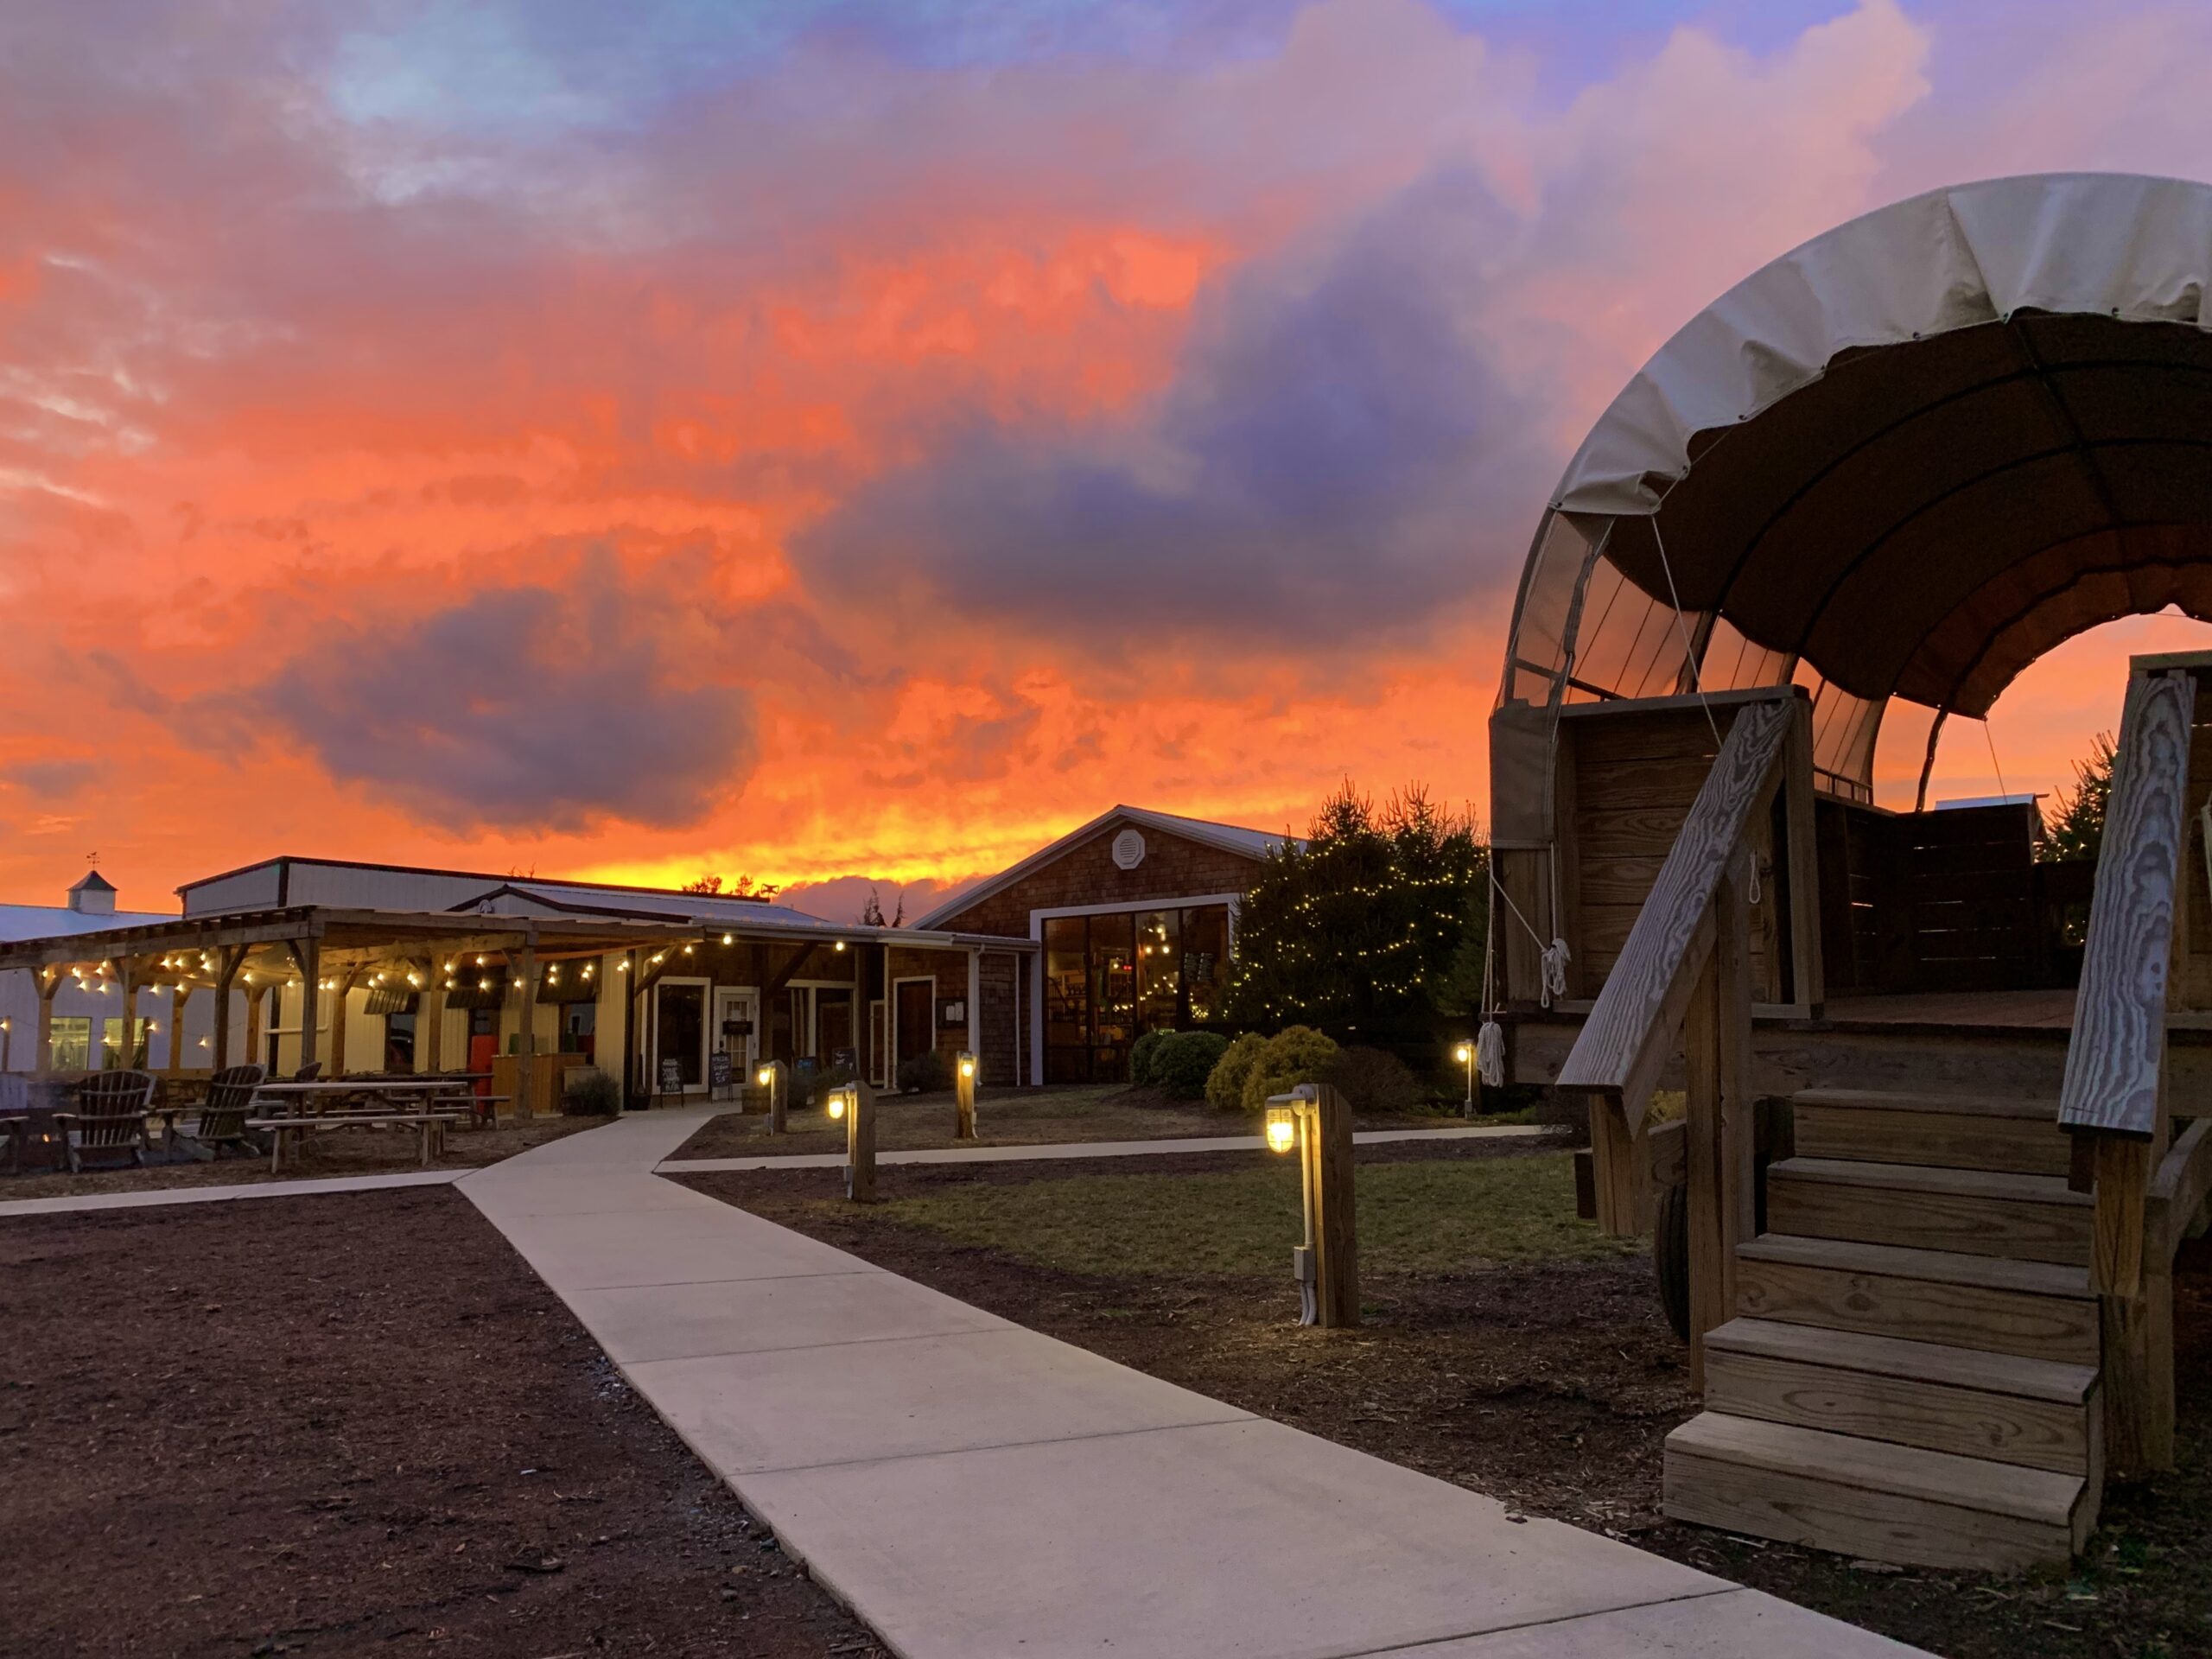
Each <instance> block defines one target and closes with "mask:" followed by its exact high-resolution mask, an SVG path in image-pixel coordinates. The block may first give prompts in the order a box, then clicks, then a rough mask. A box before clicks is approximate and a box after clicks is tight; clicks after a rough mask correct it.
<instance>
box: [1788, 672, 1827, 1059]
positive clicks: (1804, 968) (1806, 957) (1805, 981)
mask: <svg viewBox="0 0 2212 1659" xmlns="http://www.w3.org/2000/svg"><path fill="white" fill-rule="evenodd" d="M1782 776H1783V810H1785V811H1786V812H1787V814H1788V817H1789V846H1788V848H1787V849H1784V850H1785V853H1786V856H1787V857H1788V859H1789V1001H1791V1002H1793V1003H1795V1004H1796V1006H1798V1007H1802V1008H1803V1009H1804V1010H1805V1017H1806V1018H1808V1019H1811V1020H1817V1019H1819V1018H1820V1017H1821V1012H1822V1009H1823V1007H1824V1005H1825V1004H1826V1002H1827V968H1826V966H1825V965H1824V963H1823V962H1822V960H1821V868H1820V849H1819V845H1818V842H1817V841H1816V840H1815V833H1814V829H1815V826H1814V813H1815V805H1816V803H1817V800H1818V794H1817V791H1815V789H1814V788H1813V705H1812V702H1811V700H1810V699H1809V698H1805V699H1799V700H1796V702H1793V704H1792V705H1791V717H1790V721H1789V747H1788V749H1787V750H1786V752H1785V753H1784V754H1783V772H1782Z"/></svg>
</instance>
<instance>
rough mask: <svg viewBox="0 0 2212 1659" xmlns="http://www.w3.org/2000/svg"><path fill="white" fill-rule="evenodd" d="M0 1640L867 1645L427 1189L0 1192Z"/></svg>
mask: <svg viewBox="0 0 2212 1659" xmlns="http://www.w3.org/2000/svg"><path fill="white" fill-rule="evenodd" d="M0 1261H5V1262H7V1264H8V1265H7V1268H6V1269H5V1271H4V1272H0V1331H4V1332H6V1333H7V1334H6V1339H5V1341H4V1343H0V1539H4V1540H6V1541H7V1543H6V1548H5V1555H6V1562H5V1566H4V1568H0V1652H5V1653H9V1654H23V1655H32V1654H36V1655H41V1656H48V1655H92V1654H99V1655H130V1654H146V1655H182V1656H202V1655H205V1656H253V1655H268V1654H279V1653H295V1654H307V1655H346V1654H377V1655H394V1654H409V1655H416V1654H423V1655H433V1656H439V1655H453V1656H465V1655H467V1656H492V1655H496V1656H516V1659H546V1656H555V1655H569V1656H582V1655H585V1654H599V1653H607V1654H645V1653H651V1654H655V1655H707V1654H715V1655H726V1654H743V1655H753V1656H760V1659H828V1656H837V1659H860V1656H872V1655H877V1654H880V1651H881V1650H880V1649H879V1648H878V1647H877V1646H876V1644H875V1643H874V1641H873V1640H872V1639H871V1638H870V1637H869V1636H868V1633H867V1632H866V1631H865V1630H863V1629H862V1628H861V1626H860V1625H859V1624H856V1623H855V1621H854V1620H853V1619H852V1618H850V1617H849V1616H848V1615H847V1614H846V1613H845V1612H844V1611H843V1610H842V1609H841V1608H840V1607H839V1606H837V1605H836V1603H834V1602H833V1601H832V1600H831V1599H829V1596H828V1595H827V1594H825V1593H824V1592H823V1591H821V1590H820V1589H819V1588H818V1587H817V1586H815V1585H813V1584H812V1583H810V1581H808V1580H806V1579H805V1578H804V1575H803V1574H802V1573H800V1572H799V1570H798V1568H797V1567H795V1566H794V1565H793V1564H792V1563H791V1561H790V1560H788V1559H787V1558H785V1556H784V1555H783V1554H781V1553H780V1552H779V1550H778V1549H777V1548H775V1546H774V1544H773V1543H772V1541H771V1540H770V1539H769V1538H768V1537H767V1535H766V1533H765V1532H764V1531H763V1530H761V1529H760V1528H758V1527H756V1526H755V1525H754V1524H753V1523H752V1522H751V1521H750V1520H749V1519H748V1518H747V1516H746V1515H745V1513H744V1511H743V1510H742V1509H741V1507H740V1506H739V1504H738V1503H737V1501H736V1499H735V1498H734V1497H732V1496H731V1495H730V1493H729V1492H728V1490H727V1489H726V1488H725V1487H723V1486H722V1485H721V1484H719V1483H718V1482H716V1481H715V1479H714V1478H713V1477H712V1476H711V1475H710V1474H709V1472H708V1471H707V1470H706V1469H705V1467H704V1466H703V1465H701V1464H700V1463H699V1462H698V1461H697V1460H696V1459H694V1458H693V1457H692V1456H691V1454H690V1452H688V1451H686V1450H685V1449H684V1447H683V1444H682V1443H681V1442H680V1441H678V1440H677V1438H676V1436H675V1435H674V1433H671V1431H670V1430H669V1429H668V1428H667V1427H665V1426H664V1425H663V1424H662V1423H661V1422H660V1421H659V1420H658V1418H657V1417H655V1416H654V1415H653V1414H652V1411H651V1410H650V1409H648V1408H646V1407H645V1405H644V1403H643V1402H640V1401H639V1399H638V1398H637V1397H636V1396H635V1395H633V1394H632V1392H631V1391H630V1389H628V1388H627V1386H626V1384H625V1383H623V1382H622V1381H621V1379H620V1377H619V1376H617V1375H616V1373H615V1370H614V1369H613V1366H612V1365H611V1364H610V1363H608V1362H607V1359H606V1358H605V1357H604V1356H603V1355H601V1352H600V1351H599V1350H598V1348H597V1347H596V1345H594V1344H593V1342H592V1341H591V1339H590V1338H589V1337H588V1335H586V1333H585V1332H584V1331H583V1330H582V1327H581V1326H580V1325H577V1324H576V1323H575V1320H574V1319H572V1318H571V1317H570V1316H569V1313H568V1312H567V1310H566V1309H564V1308H563V1306H561V1304H560V1302H559V1301H558V1300H556V1298H555V1297H554V1296H553V1295H552V1294H551V1293H550V1292H549V1291H548V1290H546V1289H545V1287H543V1284H541V1283H540V1282H539V1281H538V1280H537V1277H536V1275H534V1274H532V1273H531V1271H530V1269H529V1268H528V1267H526V1266H525V1265H524V1262H522V1260H521V1258H520V1257H518V1255H515V1254H514V1252H513V1251H512V1249H509V1248H508V1246H507V1244H506V1243H505V1240H504V1239H502V1238H501V1237H500V1236H499V1234H498V1233H497V1232H496V1231H495V1230H493V1228H492V1226H491V1225H490V1224H488V1223H487V1222H486V1221H485V1220H484V1219H483V1218H482V1217H480V1216H479V1215H478V1214H477V1212H476V1211H475V1210H474V1207H473V1206H472V1205H470V1204H469V1203H468V1202H467V1199H465V1198H461V1196H460V1195H458V1194H457V1193H454V1192H448V1191H446V1190H444V1189H442V1188H424V1189H414V1190H405V1189H403V1190H398V1191H393V1192H366V1193H357V1194H347V1195H342V1196H341V1195H330V1196H322V1197H314V1198H306V1197H302V1198H275V1199H270V1200H267V1201H265V1202H261V1203H256V1204H250V1205H248V1204H238V1205H184V1206H180V1207H178V1208H175V1209H156V1210H133V1211H121V1212H115V1211H110V1212H104V1213H100V1214H96V1215H64V1216H52V1217H20V1218H15V1219H9V1220H4V1221H0Z"/></svg>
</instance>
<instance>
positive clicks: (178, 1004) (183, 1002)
mask: <svg viewBox="0 0 2212 1659" xmlns="http://www.w3.org/2000/svg"><path fill="white" fill-rule="evenodd" d="M198 989H199V987H198V986H196V985H194V983H193V982H191V981H190V980H184V979H181V980H179V981H178V982H177V986H176V990H175V994H174V995H171V996H170V998H169V1065H168V1072H169V1075H170V1076H171V1077H175V1076H176V1075H177V1073H179V1072H180V1071H183V1070H184V1020H185V1015H186V1014H188V1013H189V1012H190V1010H191V1007H192V994H193V993H194V991H196V990H198ZM146 1058H147V1059H148V1060H149V1062H150V1061H151V1060H152V1059H153V1058H154V1057H153V1054H152V1053H151V1052H150V1051H149V1052H148V1054H147V1056H146Z"/></svg>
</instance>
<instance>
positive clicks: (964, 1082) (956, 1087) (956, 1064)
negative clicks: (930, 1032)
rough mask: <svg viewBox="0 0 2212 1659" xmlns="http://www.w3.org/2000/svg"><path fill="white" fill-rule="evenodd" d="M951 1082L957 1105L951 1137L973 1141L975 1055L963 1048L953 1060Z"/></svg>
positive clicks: (974, 1122)
mask: <svg viewBox="0 0 2212 1659" xmlns="http://www.w3.org/2000/svg"><path fill="white" fill-rule="evenodd" d="M952 1084H953V1099H954V1101H955V1103H956V1107H957V1116H956V1117H955V1119H954V1122H953V1125H952V1138H953V1139H954V1140H956V1141H973V1140H974V1139H975V1138H976V1057H975V1055H973V1054H972V1053H969V1052H967V1051H966V1050H964V1049H963V1051H962V1052H961V1053H960V1055H959V1056H958V1058H956V1059H955V1060H954V1061H953V1064H952Z"/></svg>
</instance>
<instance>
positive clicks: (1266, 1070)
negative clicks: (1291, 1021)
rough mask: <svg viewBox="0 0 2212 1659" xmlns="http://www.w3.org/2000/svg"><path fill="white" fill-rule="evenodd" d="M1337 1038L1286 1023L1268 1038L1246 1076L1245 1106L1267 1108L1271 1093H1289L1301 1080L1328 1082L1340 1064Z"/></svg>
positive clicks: (1255, 1110) (1254, 1108) (1311, 1028)
mask: <svg viewBox="0 0 2212 1659" xmlns="http://www.w3.org/2000/svg"><path fill="white" fill-rule="evenodd" d="M1337 1053H1338V1049H1337V1045H1336V1039H1334V1038H1332V1037H1329V1036H1327V1035H1325V1033H1321V1032H1318V1031H1316V1030H1314V1029H1313V1027H1311V1026H1286V1027H1283V1028H1282V1029H1281V1031H1279V1032H1277V1033H1275V1034H1274V1036H1272V1037H1270V1038H1268V1046H1266V1047H1265V1048H1263V1049H1262V1050H1261V1051H1260V1058H1258V1059H1257V1060H1255V1061H1254V1062H1253V1065H1252V1069H1251V1071H1249V1072H1247V1073H1246V1074H1245V1077H1244V1100H1243V1105H1244V1109H1245V1110H1246V1111H1248V1112H1262V1111H1265V1110H1266V1109H1267V1105H1268V1096H1272V1095H1287V1094H1288V1093H1289V1092H1290V1091H1291V1090H1293V1089H1294V1088H1296V1087H1297V1086H1298V1085H1299V1084H1301V1083H1324V1082H1326V1081H1327V1080H1328V1077H1329V1072H1330V1070H1331V1068H1332V1067H1333V1066H1334V1065H1336V1063H1337Z"/></svg>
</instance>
